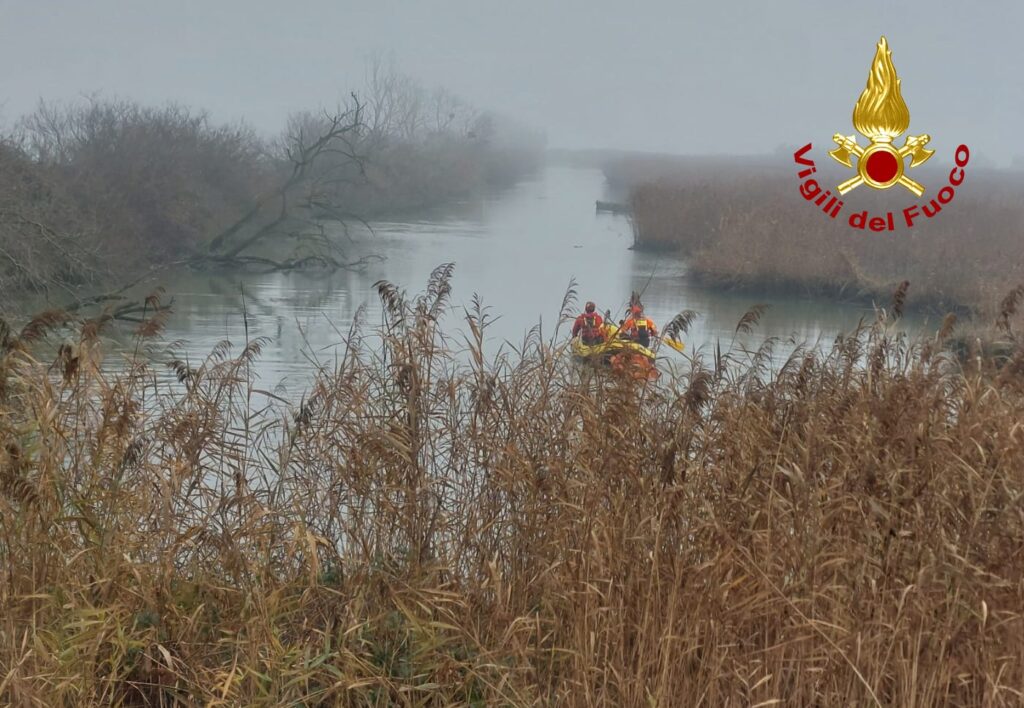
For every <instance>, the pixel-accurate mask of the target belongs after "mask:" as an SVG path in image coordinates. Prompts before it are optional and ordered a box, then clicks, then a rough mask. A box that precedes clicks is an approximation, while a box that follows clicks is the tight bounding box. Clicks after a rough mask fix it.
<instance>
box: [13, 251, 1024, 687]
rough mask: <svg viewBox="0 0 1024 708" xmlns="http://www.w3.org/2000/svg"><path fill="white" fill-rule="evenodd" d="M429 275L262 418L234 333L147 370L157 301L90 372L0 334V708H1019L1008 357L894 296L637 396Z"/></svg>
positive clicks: (1021, 475)
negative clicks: (510, 337) (814, 337)
mask: <svg viewBox="0 0 1024 708" xmlns="http://www.w3.org/2000/svg"><path fill="white" fill-rule="evenodd" d="M450 276H451V269H450V267H442V268H439V269H438V270H437V271H436V272H435V275H434V277H433V278H432V279H431V282H430V284H429V286H428V288H427V291H426V292H425V293H424V294H423V295H421V296H417V297H408V296H406V295H405V294H404V293H403V292H401V291H399V290H398V289H397V288H396V287H394V286H393V285H390V284H387V283H381V284H379V292H380V295H381V297H382V299H383V302H384V305H385V312H386V316H385V321H384V325H383V327H382V328H381V331H380V332H379V335H380V338H379V339H378V338H377V337H373V338H365V339H364V338H362V337H361V336H360V334H359V332H360V329H361V327H358V326H357V327H355V328H353V332H352V335H351V336H350V338H349V341H348V342H347V344H348V347H347V349H346V351H345V354H344V356H341V357H340V358H339V360H338V361H336V362H333V363H331V364H330V365H329V366H323V367H320V368H319V369H318V370H317V372H316V374H315V382H314V383H313V385H312V387H311V388H310V390H309V393H308V395H306V396H305V397H304V398H303V399H302V400H301V401H299V402H291V403H288V402H284V401H280V400H276V399H275V398H274V397H273V395H271V394H269V393H268V392H264V391H261V390H260V389H259V388H258V386H257V384H256V383H255V382H254V381H253V378H252V376H251V374H250V364H251V362H252V361H253V359H254V358H255V357H257V356H259V346H260V343H259V342H256V341H253V342H247V343H238V345H237V346H234V347H230V346H229V345H228V344H226V343H225V344H224V345H223V346H219V347H217V348H216V349H215V350H214V351H213V352H212V353H211V354H210V355H209V356H208V357H207V358H206V359H205V360H202V361H194V362H191V363H189V362H187V361H186V359H185V358H184V357H179V358H178V359H177V360H173V361H171V363H170V365H171V367H172V370H173V371H174V372H176V374H177V377H178V379H179V381H180V384H178V385H169V384H166V383H160V382H161V381H164V380H165V379H166V377H164V376H160V375H158V374H159V372H158V371H157V369H156V368H155V367H156V364H154V363H153V360H152V357H150V356H144V355H143V353H144V352H145V350H146V348H147V346H150V344H149V343H150V342H151V341H152V340H150V339H148V337H150V336H151V335H155V334H156V332H157V331H158V330H159V326H160V324H161V323H160V321H159V317H162V316H164V315H163V314H160V315H158V316H157V318H155V319H154V318H150V319H147V321H146V322H145V323H144V324H143V325H142V326H141V328H140V333H139V336H140V346H139V352H140V354H139V355H138V356H135V357H132V358H131V360H130V362H129V365H128V366H126V367H125V368H124V369H123V370H120V371H119V372H118V373H116V374H111V373H108V372H107V371H106V370H105V369H104V367H103V365H102V360H101V358H100V357H99V347H100V344H99V342H100V340H99V339H98V337H99V333H100V332H101V331H102V328H103V326H104V325H105V323H104V322H102V321H90V322H85V323H84V324H81V325H80V326H78V327H77V328H76V331H77V333H78V334H77V335H76V339H75V341H73V342H71V343H69V344H68V345H65V346H62V347H61V348H60V351H59V355H58V357H57V360H56V361H50V360H47V361H43V360H41V359H40V355H39V354H38V352H40V351H42V349H40V346H39V341H40V339H41V338H43V337H45V336H46V332H47V331H49V330H51V329H52V328H53V327H57V326H59V325H60V323H61V322H62V321H63V319H64V318H63V316H61V315H59V314H57V313H51V314H48V315H45V316H42V317H39V318H37V319H36V320H35V321H33V322H32V323H30V324H29V325H28V326H26V327H25V328H23V329H21V330H20V332H17V333H15V332H11V331H10V330H7V329H5V330H4V332H3V336H2V338H0V340H2V343H3V345H2V346H3V358H2V376H0V383H2V385H3V388H2V394H0V395H2V399H0V437H2V441H3V452H2V453H0V702H3V703H4V704H9V705H16V706H36V705H40V706H42V705H45V706H54V705H131V706H134V705H165V706H172V705H194V704H200V703H201V704H207V705H374V706H383V705H666V706H668V705H698V704H703V705H734V706H740V705H743V706H749V705H761V706H767V705H773V704H781V703H785V704H788V705H873V704H885V705H919V706H925V705H936V706H938V705H1019V703H1020V702H1021V700H1022V697H1024V694H1022V690H1024V620H1022V615H1021V613H1022V611H1024V572H1022V571H1024V555H1022V549H1021V544H1022V542H1024V541H1022V539H1024V504H1022V493H1024V431H1022V427H1021V421H1022V420H1024V395H1022V394H1024V390H1022V378H1021V377H1022V373H1024V372H1022V370H1024V356H1022V355H1021V354H1020V353H1018V354H1016V355H1015V356H1014V358H1012V359H1010V360H1009V361H1004V362H1001V363H1000V365H999V366H998V368H997V367H996V365H995V363H993V362H990V361H986V360H984V359H980V358H977V357H975V358H970V357H969V358H968V359H967V361H968V363H967V364H960V363H958V360H956V359H953V358H951V357H950V356H949V355H947V354H946V353H944V347H943V343H944V341H945V340H946V338H948V337H949V336H950V333H951V331H952V329H953V321H952V318H950V319H949V320H947V322H946V323H945V326H944V327H943V330H942V331H940V332H938V333H937V334H936V337H935V338H934V339H932V340H929V341H922V342H914V343H911V342H908V341H907V340H906V339H905V338H903V337H902V336H898V335H894V334H892V333H891V331H890V318H891V317H893V316H896V314H898V310H899V308H900V307H901V305H902V302H901V301H900V300H899V299H898V300H897V302H896V303H895V312H894V313H892V314H887V313H885V312H881V313H880V315H879V318H878V320H877V321H876V322H874V323H872V324H871V325H870V326H867V327H866V328H864V329H862V330H860V331H857V332H854V333H852V334H851V335H849V336H846V337H842V338H840V339H838V340H837V341H836V342H835V345H834V346H832V347H830V348H813V349H808V348H802V347H798V348H797V349H796V351H795V352H794V353H793V354H792V356H790V357H789V358H788V360H787V361H786V362H785V363H784V365H782V366H781V367H775V366H769V365H768V362H769V361H771V359H772V352H771V350H772V347H773V346H776V345H777V344H778V343H776V342H774V341H771V340H769V341H767V342H766V343H765V344H764V346H762V347H761V348H760V349H759V350H757V351H753V352H745V351H742V350H739V349H736V350H731V351H728V350H727V351H716V352H714V353H713V354H712V355H710V356H709V357H708V358H707V359H705V358H704V357H702V356H700V355H697V356H695V357H693V358H692V359H688V360H685V362H684V364H683V366H682V367H681V368H680V370H679V371H678V372H677V373H676V374H674V375H666V376H665V377H663V381H662V382H659V383H658V384H657V385H653V384H638V383H636V382H632V381H617V380H614V379H608V378H606V377H605V376H604V375H603V373H602V372H599V371H593V370H590V369H587V368H576V367H575V366H574V365H572V364H571V363H570V361H569V360H568V359H567V357H566V355H565V352H564V351H563V350H562V348H561V347H560V346H559V344H558V341H557V339H552V340H548V341H545V340H542V339H541V337H540V336H539V334H538V333H537V332H536V331H534V332H530V333H529V334H527V336H526V337H525V339H524V341H523V342H522V343H521V345H520V346H518V347H515V348H507V349H505V350H504V351H490V350H489V348H488V345H487V344H486V331H487V324H488V318H489V315H488V313H487V311H486V310H484V309H483V308H482V307H476V308H474V309H473V310H472V311H470V312H467V313H464V320H465V321H464V326H463V327H462V329H463V330H464V332H465V334H464V335H458V336H456V335H453V334H452V333H451V331H445V330H444V329H442V328H441V327H439V326H438V321H439V320H440V319H442V315H443V313H444V312H445V311H446V310H447V309H448V305H447V303H446V300H447V296H448V292H449V278H450ZM1019 299H1020V298H1017V299H1016V300H1013V301H1010V300H1008V301H1007V302H1006V303H1005V304H1006V305H1007V307H1008V308H1009V309H1010V310H1013V309H1015V307H1016V303H1017V300H1019ZM153 304H154V305H155V304H156V303H155V301H154V302H153ZM571 304H572V302H571V298H567V302H566V309H567V310H568V308H569V306H570V305H571ZM455 314H456V313H450V316H454V315H455ZM1010 314H1012V312H1011V313H1010ZM758 317H759V311H758V310H756V309H755V310H752V312H751V313H748V315H747V316H746V317H745V318H744V319H743V320H742V321H741V322H740V324H739V327H738V329H745V330H749V329H751V328H753V327H754V326H756V323H757V319H758ZM691 319H692V316H691V315H690V314H689V313H684V314H683V315H681V316H680V317H679V318H678V319H677V320H676V322H675V323H674V328H675V329H678V330H682V331H683V332H682V333H683V334H685V331H684V330H685V327H686V326H687V324H688V323H689V321H690V320H691ZM1010 322H1011V319H1008V320H1007V327H1006V332H1007V334H1008V335H1009V336H1011V337H1012V336H1013V332H1012V329H1011V325H1010ZM673 356H675V354H673ZM665 379H667V381H665Z"/></svg>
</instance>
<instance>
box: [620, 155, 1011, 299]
mask: <svg viewBox="0 0 1024 708" xmlns="http://www.w3.org/2000/svg"><path fill="white" fill-rule="evenodd" d="M790 161H791V158H790ZM780 162H782V164H783V165H784V166H785V165H787V164H789V163H788V162H786V161H785V160H780ZM705 167H706V169H704V170H694V169H687V168H686V165H685V162H684V163H682V164H680V165H678V166H677V167H676V170H677V171H676V172H671V171H669V168H668V167H666V166H664V165H663V166H661V167H660V170H661V172H658V171H657V170H658V169H659V166H658V165H657V163H655V164H652V165H647V166H644V165H643V164H641V165H634V166H632V167H630V168H629V169H627V168H626V167H616V168H609V172H608V174H609V175H610V177H609V178H610V179H611V178H612V176H615V175H618V179H619V180H620V181H621V180H622V179H624V178H626V177H628V178H630V179H636V180H639V181H637V182H635V183H632V187H631V192H630V195H631V196H630V204H631V207H632V219H633V232H634V243H635V246H636V247H637V248H643V249H648V250H662V251H674V252H676V253H678V254H680V255H682V256H683V257H685V258H686V259H687V260H688V262H689V265H690V277H691V278H692V279H697V280H702V281H703V282H705V283H708V284H710V285H714V286H721V287H726V288H734V289H750V290H758V291H763V290H765V289H778V290H786V291H799V292H807V293H828V294H833V295H840V296H844V297H854V298H874V299H876V301H878V302H885V300H886V298H887V297H888V294H889V293H890V292H891V291H892V290H893V289H894V288H895V287H896V286H897V284H898V283H900V282H902V281H903V280H909V281H911V282H912V283H913V284H914V289H913V291H912V292H911V298H912V300H914V301H917V302H918V303H919V304H925V305H929V306H933V307H936V308H937V309H940V310H941V309H972V310H975V311H986V314H991V312H988V311H987V309H988V306H989V305H990V304H991V303H994V302H998V298H999V297H1000V296H1001V295H1002V294H1003V293H1004V292H1006V291H1007V290H1009V289H1010V288H1012V287H1014V286H1016V285H1017V284H1018V283H1020V282H1022V281H1024V261H1022V260H1021V259H1020V258H1017V257H1015V256H1014V255H1011V254H1016V253H1017V252H1018V251H1019V250H1020V249H1021V244H1022V234H1024V209H1021V207H1020V203H1019V193H1020V187H1021V182H1020V180H1021V177H1020V175H1019V174H1014V173H998V172H991V171H990V172H987V173H986V172H984V171H975V172H971V173H970V174H969V175H968V181H966V182H965V185H964V187H963V188H961V189H959V190H958V192H962V194H961V193H958V194H957V195H956V198H955V200H954V201H953V202H951V203H950V204H949V205H948V206H947V207H946V208H944V209H943V210H942V212H941V213H940V214H938V215H936V216H935V218H933V219H925V218H918V219H917V220H916V221H915V224H914V225H915V228H914V229H913V230H908V229H907V228H906V226H905V222H904V220H903V215H902V209H904V208H906V207H908V206H910V205H913V204H920V203H927V201H928V199H927V198H926V199H914V198H913V196H912V195H910V194H909V193H907V192H906V191H904V190H902V189H901V190H900V193H891V194H890V193H883V194H880V195H879V194H877V193H872V194H870V195H869V196H870V199H868V198H866V197H865V195H864V194H858V193H857V192H851V193H850V194H849V195H848V196H847V197H846V206H845V207H844V209H843V212H842V215H841V217H840V218H839V219H836V220H835V221H833V220H831V219H829V218H828V217H827V216H826V215H825V214H823V213H822V212H821V210H820V209H819V208H817V207H816V206H814V205H813V204H810V203H808V202H807V201H806V200H804V199H803V198H802V197H801V196H800V194H799V192H798V191H797V186H798V185H799V180H797V179H796V176H795V171H792V172H790V171H787V170H784V169H783V170H780V169H775V170H768V169H766V168H764V166H759V167H757V168H756V169H752V170H748V169H744V168H741V167H737V166H733V165H729V164H723V165H721V166H719V167H717V168H716V167H714V165H713V164H712V165H705ZM644 169H648V170H651V171H652V172H651V174H652V175H658V176H656V177H655V176H652V177H649V178H647V180H644V179H643V178H641V177H640V176H639V174H636V172H638V171H641V172H642V170H644ZM623 170H625V174H624V175H623V174H619V173H620V172H623ZM819 176H820V177H821V180H820V181H821V183H822V184H823V185H834V184H836V183H838V182H839V181H841V180H842V179H845V177H846V175H845V173H844V172H842V171H840V170H836V169H832V167H831V166H830V165H819ZM919 178H921V179H924V180H925V181H926V182H927V183H928V184H930V185H932V187H931V189H930V191H929V192H928V193H927V196H928V198H932V197H934V196H935V193H936V190H937V187H938V186H941V185H942V184H944V183H945V181H946V179H947V174H946V173H943V172H942V171H941V170H939V169H938V168H936V169H933V170H931V171H926V176H925V177H921V176H920V175H919ZM865 209H867V210H868V211H869V212H870V213H871V214H872V215H873V216H878V215H884V214H886V213H888V212H892V213H893V223H894V226H896V230H895V231H893V232H885V233H875V232H871V231H865V230H857V229H853V228H851V227H850V226H849V225H848V224H847V219H848V217H849V216H850V215H851V214H854V213H860V212H861V211H863V210H865Z"/></svg>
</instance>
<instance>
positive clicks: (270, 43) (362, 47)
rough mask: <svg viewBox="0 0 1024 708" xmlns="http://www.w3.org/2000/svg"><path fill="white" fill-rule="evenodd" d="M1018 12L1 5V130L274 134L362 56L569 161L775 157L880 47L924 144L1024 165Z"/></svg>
mask: <svg viewBox="0 0 1024 708" xmlns="http://www.w3.org/2000/svg"><path fill="white" fill-rule="evenodd" d="M1021 27H1024V3H1021V2H1009V1H1006V0H1001V1H999V2H985V3H980V2H979V3H966V2H955V3H954V2H936V1H935V0H927V1H917V0H915V2H900V3H895V2H891V3H890V2H860V3H850V4H846V3H839V2H834V3H823V2H820V1H814V2H812V1H810V0H807V1H803V0H801V1H799V2H745V3H731V2H704V3H693V2H685V1H680V0H677V1H675V2H658V3H653V2H625V1H624V0H614V1H612V2H607V1H605V0H573V1H572V2H569V1H560V0H509V1H508V2H488V1H485V0H422V1H419V2H392V1H389V0H363V1H361V2H342V1H339V0H292V1H291V2H280V1H275V2H268V1H266V0H177V1H170V0H165V1H162V2H149V1H147V0H123V1H114V0H0V62H2V65H3V67H4V69H3V74H2V77H3V78H2V80H0V121H2V122H3V124H6V125H8V126H9V125H10V124H11V123H12V122H13V120H14V119H15V118H16V117H17V116H18V115H19V114H21V113H23V112H25V111H27V110H30V109H31V108H32V107H33V106H34V105H35V103H36V101H37V100H38V99H39V98H40V97H43V98H47V99H58V98H73V97H75V96H77V95H80V94H83V93H89V92H95V91H101V92H103V93H104V94H106V95H111V96H123V97H132V98H136V99H139V100H142V101H145V102H156V103H161V102H165V101H167V100H175V101H179V102H183V103H186V104H189V105H192V106H196V107H203V108H207V109H209V110H210V111H211V113H212V115H213V117H214V118H216V119H219V120H234V119H237V118H242V117H244V118H245V119H246V120H247V121H248V122H249V123H250V124H252V125H253V126H255V127H256V128H258V129H259V130H261V131H265V132H268V133H269V132H275V133H276V132H277V131H279V130H280V129H281V127H282V126H283V125H284V121H285V118H286V116H287V114H288V113H289V112H291V111H294V110H297V109H303V108H311V107H316V106H318V105H323V104H334V103H335V102H336V101H337V98H338V96H339V95H341V94H344V93H346V92H347V91H348V90H350V89H352V88H355V87H358V85H359V84H360V83H361V81H362V76H363V70H364V66H365V61H366V58H367V57H368V56H369V55H370V54H372V53H374V52H385V53H388V52H393V55H394V58H395V59H396V61H397V63H398V65H399V68H400V69H402V70H403V71H405V72H407V73H410V74H412V75H414V76H416V77H418V78H419V79H421V80H422V81H423V82H424V83H426V84H427V85H431V86H433V85H443V86H445V87H447V88H449V89H450V90H452V91H453V92H455V93H457V94H458V95H460V96H461V97H463V98H465V99H466V100H468V101H470V102H472V103H474V104H475V105H477V106H479V107H483V108H492V109H495V110H498V111H501V112H504V113H507V114H509V115H511V116H514V117H517V118H520V119H522V120H524V121H525V122H527V123H529V124H531V125H534V126H536V127H538V128H542V129H543V130H545V131H546V133H547V136H548V141H549V144H550V145H552V146H557V147H615V148H628V149H640V150H655V151H667V152H678V153H757V152H771V151H773V150H774V149H775V148H776V146H778V145H780V144H802V143H804V142H807V141H808V140H813V141H815V142H816V143H822V144H823V143H826V142H828V141H829V140H830V138H831V136H832V134H833V133H834V132H846V133H849V132H852V131H853V129H852V126H851V124H850V112H851V110H852V108H853V103H854V101H855V100H856V98H857V96H858V95H859V93H860V91H861V90H862V89H863V87H864V82H865V79H866V77H867V71H868V67H869V65H870V61H871V58H872V56H873V53H874V45H875V43H876V42H877V41H878V37H879V35H881V34H885V35H886V36H887V37H888V39H889V42H890V45H891V47H892V50H893V59H894V62H895V65H896V69H897V71H898V72H899V75H900V77H901V78H902V79H903V95H904V98H905V99H906V101H907V104H908V105H909V107H910V113H911V126H910V132H911V133H920V132H927V133H930V134H931V135H932V139H933V144H932V147H936V148H937V149H938V150H940V153H942V154H945V153H949V154H951V153H952V151H953V148H954V147H955V146H956V145H957V144H958V143H960V142H966V143H968V144H969V145H970V146H971V147H972V149H973V153H974V154H975V155H985V156H986V157H988V158H990V159H992V160H994V161H995V162H996V163H997V164H1005V163H1006V162H1008V160H1009V158H1010V157H1011V156H1013V155H1024V145H1019V144H1018V142H1017V141H1018V137H1019V130H1018V128H1019V126H1020V125H1021V117H1022V113H1024V110H1022V109H1024V88H1022V86H1024V81H1022V80H1021V77H1020V75H1019V74H1020V69H1021V68H1022V67H1024V41H1022V39H1021V36H1020V33H1021Z"/></svg>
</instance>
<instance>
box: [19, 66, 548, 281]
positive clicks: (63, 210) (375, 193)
mask: <svg viewBox="0 0 1024 708" xmlns="http://www.w3.org/2000/svg"><path fill="white" fill-rule="evenodd" d="M365 83H366V85H365V86H364V87H363V89H362V90H361V91H359V92H356V93H353V94H351V95H350V97H349V98H348V99H346V100H345V101H344V102H342V103H341V104H340V105H339V106H338V107H337V108H335V109H334V110H330V111H319V112H313V111H306V112H300V113H296V114H294V115H293V116H292V117H291V118H290V120H289V121H288V125H287V126H286V128H285V130H284V131H283V132H282V134H281V135H280V136H278V137H276V138H272V139H268V138H266V137H263V136H261V135H259V134H257V133H256V132H255V131H254V130H252V129H251V128H249V127H247V126H246V125H244V124H230V125H221V124H217V123H215V122H214V121H212V120H211V119H210V117H209V115H208V114H207V113H205V112H203V111H197V110H193V109H190V108H187V107H184V106H181V105H177V104H169V105H166V106H162V107H152V106H143V105H140V104H139V103H136V102H134V101H130V100H123V99H114V98H103V97H90V98H88V99H85V100H82V101H77V102H72V103H46V102H41V103H40V104H39V106H38V108H37V109H36V110H35V111H34V112H32V113H31V114H29V115H26V116H24V117H22V118H21V119H20V120H19V121H18V122H17V123H16V124H15V125H14V127H13V128H12V129H10V130H8V131H7V132H6V133H5V134H4V135H2V136H0V300H2V301H6V300H8V299H9V298H10V297H12V296H14V295H16V294H19V293H24V292H44V293H46V294H48V295H50V296H51V297H53V298H54V299H60V298H61V297H63V296H62V294H61V293H64V294H65V295H66V296H67V297H72V296H76V295H77V294H80V293H81V292H83V291H88V290H89V289H95V288H96V287H97V286H98V285H99V284H100V283H104V282H107V281H109V280H110V279H111V278H112V277H115V278H121V279H124V278H125V277H127V276H128V275H130V274H132V273H135V272H141V271H144V270H146V269H148V268H150V267H152V266H162V265H167V264H174V263H188V264H191V265H194V266H216V267H256V268H268V269H274V268H298V267H310V266H318V267H328V268H337V267H343V266H345V265H348V262H347V261H346V259H345V254H344V252H343V250H342V247H341V245H340V243H338V240H337V239H332V238H330V237H329V236H328V230H326V229H325V228H324V222H325V220H333V219H343V220H348V219H353V220H359V219H366V218H370V217H373V216H374V215H377V214H380V213H381V212H385V211H389V210H397V209H408V208H414V207H421V206H427V205H432V204H437V203H441V202H444V201H448V200H452V199H456V198H459V197H461V196H464V195H466V194H468V193H471V192H472V191H473V190H475V189H478V188H481V187H485V186H491V185H497V186H501V185H507V184H511V183H513V182H515V181H516V180H518V179H520V178H521V177H523V176H524V175H525V174H526V173H528V172H529V171H531V170H533V169H535V168H536V166H537V165H538V164H539V161H540V157H541V154H542V151H543V139H542V137H541V136H540V135H539V134H538V133H536V132H534V131H532V130H529V129H527V128H525V127H523V126H521V125H519V124H518V123H516V122H514V121H512V120H509V119H505V118H502V117H499V116H496V115H493V114H490V113H486V112H482V111H479V110H477V109H475V108H473V107H471V106H469V105H468V104H466V103H464V102H463V101H461V100H460V99H458V98H457V97H456V96H454V95H452V94H451V93H449V92H448V91H446V90H444V89H436V90H433V91H431V90H428V89H426V88H425V87H423V86H422V85H421V84H420V83H418V82H417V81H415V80H414V79H412V78H410V77H408V76H406V75H404V74H402V73H401V72H399V71H397V70H396V69H395V68H394V66H393V64H390V63H387V62H384V61H383V60H380V59H376V60H374V61H372V62H371V63H370V64H369V67H368V70H367V78H366V82H365ZM65 299H66V298H65Z"/></svg>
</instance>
